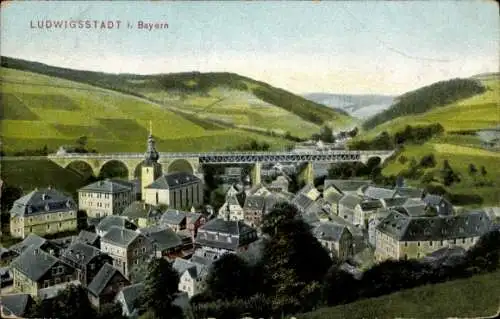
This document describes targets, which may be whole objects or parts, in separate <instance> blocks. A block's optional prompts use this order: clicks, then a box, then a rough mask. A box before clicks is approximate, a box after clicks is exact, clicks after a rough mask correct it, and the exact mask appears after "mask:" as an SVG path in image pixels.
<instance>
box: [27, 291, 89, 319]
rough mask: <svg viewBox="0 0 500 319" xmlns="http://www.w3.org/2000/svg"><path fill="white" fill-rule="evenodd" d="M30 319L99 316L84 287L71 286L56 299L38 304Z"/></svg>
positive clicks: (69, 318) (86, 318) (78, 318)
mask: <svg viewBox="0 0 500 319" xmlns="http://www.w3.org/2000/svg"><path fill="white" fill-rule="evenodd" d="M30 312H31V314H30V316H29V317H36V318H60V319H80V318H81V319H88V318H95V317H96V316H97V313H96V311H95V310H94V308H93V307H92V305H91V304H90V301H89V298H88V295H87V291H86V290H85V288H83V287H82V286H75V285H69V286H68V287H67V288H66V289H64V290H63V291H61V292H60V293H59V294H58V295H57V296H56V297H55V298H52V299H44V300H41V301H39V302H37V303H36V304H35V305H34V307H33V308H32V309H31V311H30Z"/></svg>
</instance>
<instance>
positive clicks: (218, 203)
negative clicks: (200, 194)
mask: <svg viewBox="0 0 500 319" xmlns="http://www.w3.org/2000/svg"><path fill="white" fill-rule="evenodd" d="M225 202H226V195H225V194H224V192H223V191H222V189H220V188H217V189H214V190H213V191H212V192H211V193H210V200H209V203H210V205H211V206H212V207H213V208H214V210H215V211H218V210H219V208H221V207H222V205H224V203H225Z"/></svg>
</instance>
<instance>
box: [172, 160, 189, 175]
mask: <svg viewBox="0 0 500 319" xmlns="http://www.w3.org/2000/svg"><path fill="white" fill-rule="evenodd" d="M176 172H187V173H190V174H194V173H195V170H194V167H193V165H192V164H191V163H190V162H189V161H188V160H185V159H182V158H179V159H174V160H173V161H172V162H170V163H169V164H168V167H167V173H176Z"/></svg>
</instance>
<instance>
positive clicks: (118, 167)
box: [98, 159, 130, 179]
mask: <svg viewBox="0 0 500 319" xmlns="http://www.w3.org/2000/svg"><path fill="white" fill-rule="evenodd" d="M129 172H130V168H129V167H128V166H127V164H126V163H124V162H123V161H120V160H116V159H111V160H108V161H106V162H104V163H102V165H101V167H100V168H99V174H98V178H99V179H101V178H102V179H104V178H115V177H122V178H123V177H124V178H128V177H129V175H130V174H129Z"/></svg>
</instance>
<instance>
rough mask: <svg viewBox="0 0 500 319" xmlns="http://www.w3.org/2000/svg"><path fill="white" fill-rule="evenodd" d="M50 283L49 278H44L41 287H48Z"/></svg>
mask: <svg viewBox="0 0 500 319" xmlns="http://www.w3.org/2000/svg"><path fill="white" fill-rule="evenodd" d="M49 285H50V280H44V281H43V288H48V287H49Z"/></svg>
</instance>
